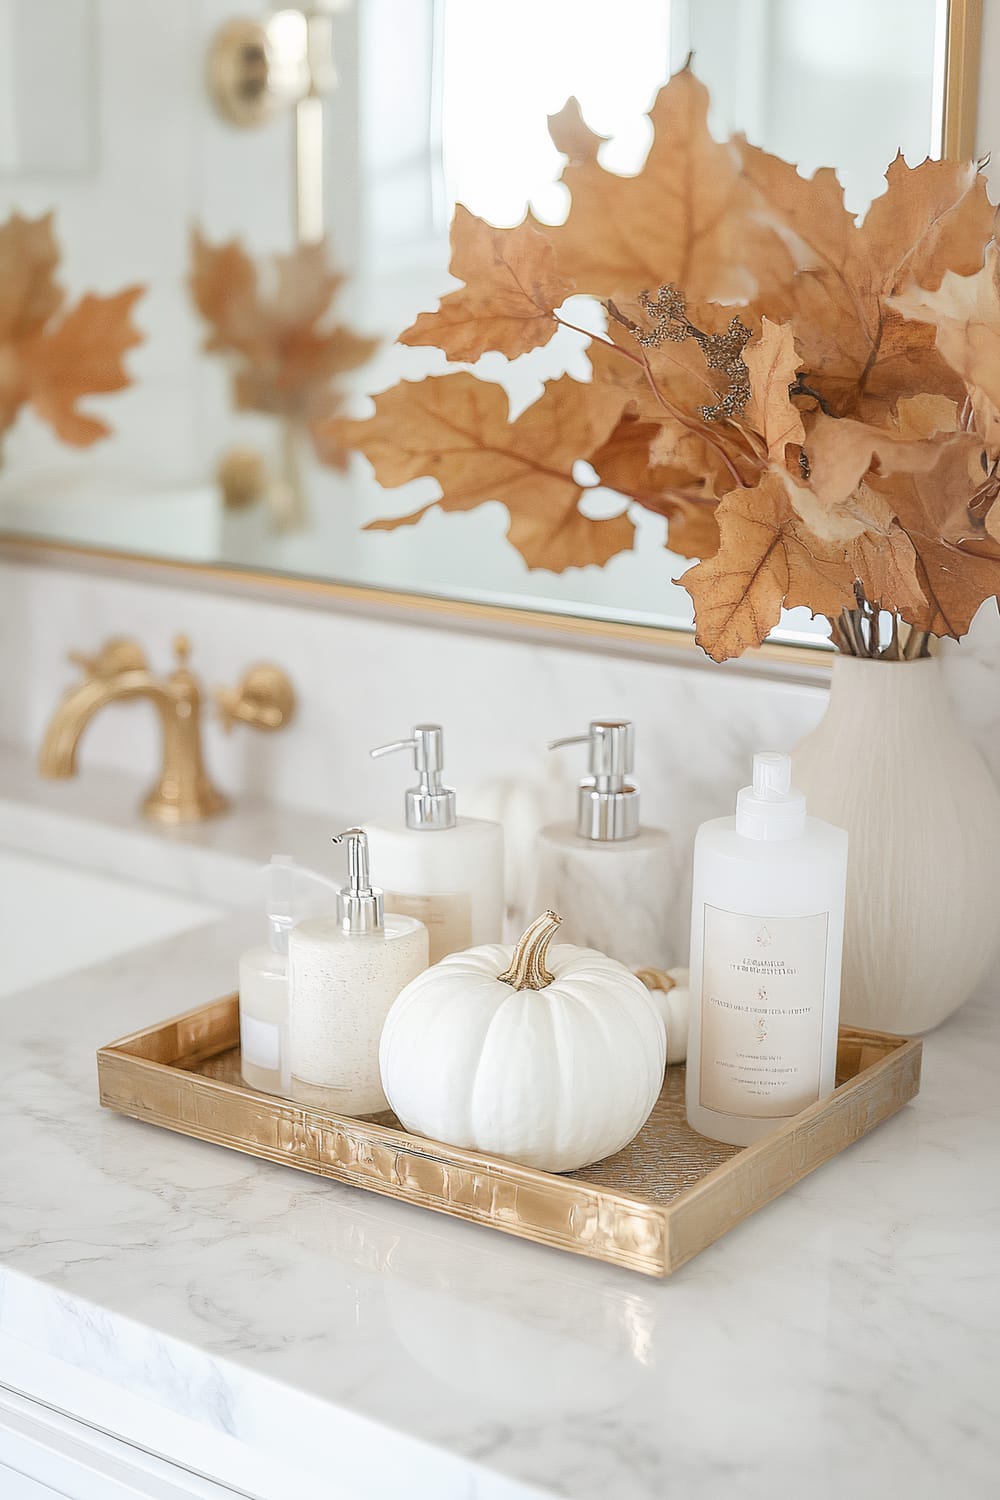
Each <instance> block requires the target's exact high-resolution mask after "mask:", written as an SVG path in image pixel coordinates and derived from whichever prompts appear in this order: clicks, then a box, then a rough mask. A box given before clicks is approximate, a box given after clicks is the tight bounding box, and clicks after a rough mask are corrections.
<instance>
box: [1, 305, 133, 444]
mask: <svg viewBox="0 0 1000 1500" xmlns="http://www.w3.org/2000/svg"><path fill="white" fill-rule="evenodd" d="M142 294H143V288H142V287H129V288H127V289H126V290H125V291H123V292H118V293H117V294H116V295H114V296H112V297H98V296H95V295H94V294H93V293H90V294H88V295H87V296H86V297H83V298H82V299H81V300H80V301H79V302H78V303H77V305H76V306H75V307H74V308H72V309H71V310H70V311H69V312H68V313H67V314H66V316H65V317H64V318H62V319H61V320H60V322H58V323H57V324H55V325H54V326H53V325H48V326H46V327H45V328H43V329H42V330H41V331H40V332H38V333H36V334H35V335H34V336H33V337H32V338H30V339H28V340H26V341H25V343H24V344H23V345H22V359H23V364H24V388H25V393H26V396H27V399H28V400H29V401H30V402H31V404H32V405H33V406H34V408H35V410H36V411H37V412H38V414H39V416H41V417H44V419H45V421H47V422H49V423H50V424H51V426H52V427H53V428H54V429H55V431H56V433H57V434H58V435H59V437H60V438H62V440H63V442H65V443H74V444H76V445H77V446H78V447H86V446H88V445H89V444H90V443H94V442H96V441H97V439H98V438H102V437H106V436H107V435H108V434H109V433H110V431H111V428H110V427H109V426H108V424H107V423H106V422H104V421H102V420H101V419H100V418H99V417H94V416H91V415H89V414H88V413H86V412H81V411H80V410H79V408H78V402H79V401H81V400H82V399H83V397H85V396H90V395H96V394H98V393H104V392H110V391H120V390H122V389H124V387H125V386H127V385H128V384H129V383H130V376H129V375H128V372H127V371H126V369H125V366H124V364H123V356H124V355H125V353H126V351H127V350H129V349H132V348H134V347H135V345H136V344H141V343H142V334H141V333H140V332H139V330H138V329H137V328H136V327H135V325H134V323H133V322H132V318H131V314H132V308H133V307H134V306H135V303H136V302H137V301H138V299H139V298H140V297H141V296H142Z"/></svg>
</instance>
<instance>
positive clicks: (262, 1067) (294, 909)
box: [239, 854, 337, 1096]
mask: <svg viewBox="0 0 1000 1500" xmlns="http://www.w3.org/2000/svg"><path fill="white" fill-rule="evenodd" d="M336 889H337V887H336V885H335V884H334V882H333V881H332V880H327V878H326V877H325V876H323V875H317V874H316V873H315V871H313V870H306V869H303V868H302V867H301V866H299V865H296V863H295V861H294V860H293V859H292V857H291V855H289V854H275V855H273V856H272V858H271V862H270V864H269V865H267V866H266V868H265V870H264V909H265V912H266V915H267V922H268V941H267V943H266V944H265V943H261V944H259V945H258V946H257V947H255V948H248V949H247V950H246V951H245V952H244V953H241V955H240V965H239V982H240V1072H241V1075H242V1078H243V1082H244V1083H246V1084H247V1085H248V1086H249V1087H250V1088H252V1089H260V1091H261V1092H262V1093H265V1094H283V1095H286V1096H287V1094H288V1092H289V1080H290V1074H289V1071H288V941H289V936H290V934H291V931H292V928H293V927H294V925H295V922H296V920H297V918H298V917H300V916H301V915H302V911H303V906H304V904H305V902H306V901H307V900H308V895H309V894H310V893H311V895H312V898H313V907H314V908H315V906H316V904H317V900H316V898H317V896H318V895H319V896H323V897H325V898H326V901H327V903H329V904H330V905H332V903H333V899H334V895H335V893H336Z"/></svg>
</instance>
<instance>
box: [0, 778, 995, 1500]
mask: <svg viewBox="0 0 1000 1500" xmlns="http://www.w3.org/2000/svg"><path fill="white" fill-rule="evenodd" d="M139 785H140V783H138V782H136V784H135V786H134V788H133V787H131V786H129V784H128V782H127V781H125V780H123V778H122V777H120V776H115V777H108V778H104V777H102V776H101V774H100V773H99V772H98V773H93V772H92V773H90V774H89V776H88V778H87V783H86V789H85V793H84V792H83V791H81V784H80V783H79V782H77V783H67V784H65V785H51V784H47V783H42V782H39V781H38V780H37V779H36V778H35V776H34V773H33V770H32V768H31V766H30V763H29V762H28V761H27V758H26V757H24V756H22V755H18V754H16V753H10V754H6V755H5V756H3V757H2V761H0V847H3V849H4V855H3V859H4V861H5V863H4V866H3V868H4V870H5V871H7V872H13V871H14V870H15V868H16V864H17V862H18V861H20V862H21V864H22V868H27V865H28V864H29V863H32V862H36V861H38V860H39V859H42V860H53V859H55V860H56V861H57V865H56V869H55V870H54V872H53V873H54V874H55V875H57V877H58V878H57V880H54V881H53V883H52V887H51V889H52V890H53V892H54V893H57V892H58V893H61V890H62V889H64V890H65V892H66V896H65V899H66V900H67V901H68V902H69V905H70V907H75V908H76V909H78V910H80V911H82V910H83V907H84V905H85V901H84V896H83V891H84V890H85V888H86V887H87V884H88V881H93V880H95V879H96V878H97V877H96V876H95V875H94V874H93V873H92V872H93V870H94V869H95V868H99V869H100V870H101V875H100V880H101V881H104V882H107V888H108V889H111V888H112V887H113V886H114V885H118V886H119V887H120V888H122V889H125V888H126V886H127V888H128V889H129V890H130V891H131V893H132V896H131V899H133V900H135V901H137V902H142V903H144V904H145V906H146V907H147V914H146V917H145V919H144V920H145V921H146V922H147V924H148V923H150V922H154V921H158V922H160V923H161V924H163V925H161V928H160V933H161V934H162V935H160V936H159V937H158V940H157V941H154V942H153V944H152V946H149V945H146V946H140V947H135V946H127V947H124V946H123V944H122V942H121V940H120V938H118V939H115V940H114V942H110V943H108V945H107V946H106V948H105V950H104V953H105V957H104V958H103V961H101V953H100V952H99V951H98V948H92V949H91V950H90V951H88V952H87V953H86V954H84V955H83V958H82V961H83V962H85V963H88V964H90V965H91V966H90V967H87V968H84V969H82V970H80V971H79V972H72V973H62V974H59V975H56V976H54V977H44V970H42V971H40V977H41V978H42V982H41V983H40V984H39V985H36V986H35V987H33V988H29V989H26V990H22V991H19V992H16V993H13V994H9V995H7V996H6V997H5V998H4V999H3V1001H2V1002H0V1031H2V1039H3V1045H2V1048H0V1068H2V1070H3V1087H2V1090H0V1113H2V1116H3V1122H2V1131H3V1140H4V1147H5V1149H4V1152H3V1157H2V1163H0V1254H2V1266H0V1493H2V1494H3V1495H4V1500H50V1497H51V1496H52V1495H53V1494H55V1495H59V1496H68V1497H72V1500H125V1497H126V1496H128V1497H129V1500H132V1497H134V1496H141V1497H143V1500H146V1497H149V1500H154V1497H155V1500H168V1497H169V1500H175V1497H181V1496H193V1497H199V1500H209V1497H213V1500H214V1497H217V1496H223V1495H230V1494H237V1495H250V1496H266V1497H267V1500H396V1497H397V1496H402V1495H412V1496H415V1497H416V1496H421V1497H423V1496H427V1497H430V1496H433V1497H434V1500H471V1497H475V1500H515V1497H516V1500H522V1497H523V1500H529V1497H535V1500H538V1497H540V1496H572V1497H574V1500H605V1497H607V1496H614V1497H615V1500H660V1497H662V1496H664V1495H666V1494H670V1493H674V1492H675V1491H676V1493H678V1494H683V1495H698V1496H699V1497H705V1500H716V1497H718V1500H723V1497H725V1500H732V1497H734V1496H736V1497H740V1500H742V1497H747V1500H756V1497H758V1496H760V1497H763V1496H767V1495H770V1496H773V1495H785V1494H791V1493H796V1492H798V1493H803V1494H808V1495H809V1496H810V1497H815V1500H835V1497H839V1496H842V1495H844V1494H851V1495H854V1496H857V1497H861V1500H869V1497H871V1500H875V1497H881V1496H882V1495H884V1494H886V1493H889V1492H897V1493H906V1494H907V1495H909V1496H912V1497H927V1500H931V1497H932V1496H937V1495H938V1494H939V1493H940V1487H939V1479H940V1476H941V1475H942V1474H947V1475H948V1476H949V1481H948V1482H949V1493H950V1494H952V1495H955V1496H962V1497H977V1500H978V1497H980V1496H982V1497H985V1496H987V1495H989V1494H990V1493H991V1487H992V1484H993V1483H994V1481H995V1475H996V1465H997V1457H998V1453H997V1444H996V1437H995V1433H996V1429H997V1419H998V1417H1000V1397H998V1394H997V1388H996V1381H995V1379H994V1378H993V1371H994V1365H995V1347H996V1342H995V1340H996V1334H997V1326H998V1315H1000V1301H998V1295H997V1291H996V1277H995V1253H996V1252H995V1239H994V1235H993V1230H992V1228H991V1223H992V1220H993V1218H994V1217H995V1215H996V1213H997V1212H998V1211H1000V1196H998V1190H997V1181H996V1172H995V1162H996V1159H997V1153H998V1150H1000V1123H998V1120H997V1117H996V1111H995V1109H994V1108H993V1105H992V1103H991V1097H992V1096H991V1087H990V1080H991V1079H992V1078H993V1077H994V1076H995V1072H996V1069H997V1066H998V1064H1000V1039H998V1037H997V1033H996V1028H995V1025H994V1024H993V1019H994V1015H995V1003H996V997H995V994H990V993H985V994H983V995H981V996H980V997H979V998H978V999H977V1000H976V1001H974V1002H972V1003H971V1004H970V1005H969V1006H968V1007H966V1008H965V1009H964V1010H963V1011H962V1012H961V1013H960V1014H959V1015H958V1016H956V1017H955V1018H954V1019H953V1020H952V1021H951V1022H950V1023H948V1024H947V1025H946V1026H944V1027H943V1028H941V1030H940V1031H938V1032H936V1033H934V1034H933V1035H931V1036H930V1037H928V1038H926V1040H925V1065H924V1084H923V1088H922V1091H921V1094H920V1095H919V1097H918V1099H917V1100H916V1101H915V1102H914V1104H912V1105H910V1106H909V1107H907V1108H906V1109H904V1110H903V1111H902V1112H901V1113H900V1114H899V1115H898V1116H896V1117H895V1118H894V1119H892V1120H890V1121H888V1122H886V1123H885V1124H884V1125H883V1126H881V1127H880V1128H879V1130H878V1131H877V1132H875V1133H874V1134H872V1135H871V1136H869V1137H867V1138H866V1139H865V1140H864V1141H862V1142H860V1143H859V1144H858V1145H857V1146H855V1147H853V1148H851V1149H850V1150H848V1151H847V1152H845V1153H844V1154H843V1155H842V1156H840V1157H839V1158H838V1159H837V1160H835V1161H833V1162H830V1163H829V1164H828V1165H827V1166H826V1167H824V1168H823V1169H822V1171H820V1172H818V1173H816V1174H814V1175H813V1176H812V1177H810V1178H809V1179H807V1180H806V1181H804V1182H802V1183H800V1184H798V1186H797V1187H795V1188H794V1189H793V1190H791V1191H790V1192H789V1193H787V1194H785V1195H784V1196H783V1197H782V1198H781V1199H780V1200H779V1201H777V1202H775V1203H773V1204H772V1205H770V1206H769V1207H768V1208H767V1209H765V1210H763V1211H762V1212H760V1213H759V1214H758V1215H756V1216H755V1217H754V1218H753V1219H752V1220H750V1221H748V1222H747V1223H745V1224H744V1225H742V1226H741V1227H740V1228H739V1229H738V1230H737V1231H735V1232H734V1233H732V1234H730V1235H728V1236H727V1237H726V1238H725V1240H724V1241H722V1242H720V1243H719V1244H717V1245H715V1246H714V1247H712V1248H711V1249H710V1250H708V1251H706V1252H705V1253H704V1254H703V1255H701V1256H699V1257H698V1258H697V1259H696V1260H695V1261H693V1262H692V1263H691V1264H689V1265H688V1266H687V1267H685V1268H684V1269H682V1270H681V1271H680V1272H678V1273H677V1274H676V1275H675V1276H674V1277H673V1278H672V1280H671V1281H669V1282H666V1283H653V1282H647V1281H646V1280H645V1279H640V1278H637V1277H635V1276H633V1275H629V1274H628V1273H625V1272H622V1271H618V1270H615V1269H612V1268H610V1267H607V1266H602V1265H599V1264H592V1263H589V1262H585V1261H580V1260H577V1259H575V1258H572V1257H568V1256H565V1255H561V1254H558V1253H557V1252H554V1251H550V1250H547V1249H545V1248H543V1247H540V1246H535V1245H530V1244H525V1243H522V1242H519V1241H513V1240H511V1241H508V1240H506V1239H505V1238H504V1237H503V1236H500V1235H497V1234H495V1233H490V1232H488V1231H486V1230H483V1229H479V1228H476V1227H474V1226H470V1225H466V1224H461V1223H456V1222H453V1221H451V1220H443V1219H441V1218H438V1217H437V1216H435V1215H430V1214H426V1213H423V1212H421V1211H419V1210H416V1209H413V1208H410V1207H408V1206H406V1205H403V1204H399V1203H395V1202H389V1201H386V1200H383V1199H375V1198H372V1197H371V1196H369V1195H367V1194H362V1193H359V1192H357V1191H354V1190H352V1189H349V1188H343V1187H339V1186H337V1185H335V1184H331V1183H329V1182H325V1181H322V1180H319V1179H315V1178H312V1177H309V1176H306V1175H303V1174H300V1173H297V1172H292V1171H289V1170H287V1169H284V1168H281V1167H278V1166H271V1165H268V1164H265V1163H263V1162H260V1161H256V1160H253V1159H250V1158H248V1157H246V1156H243V1155H240V1154H237V1153H235V1152H229V1151H226V1150H225V1149H223V1148H220V1147H215V1146H209V1145H206V1144H203V1143H201V1142H197V1141H192V1140H188V1139H184V1138H182V1137H178V1136H175V1135H172V1134H168V1133H166V1132H162V1131H158V1130H155V1129H153V1128H152V1127H149V1126H145V1125H141V1124H138V1123H136V1122H134V1121H131V1120H126V1119H122V1118H119V1117H117V1116H114V1115H111V1114H109V1113H108V1112H106V1111H102V1110H101V1109H100V1108H99V1106H98V1101H97V1085H96V1071H95V1062H94V1052H95V1049H96V1048H97V1046H99V1045H100V1044H102V1043H104V1042H106V1041H108V1040H109V1039H111V1038H112V1037H115V1036H119V1035H122V1034H123V1033H125V1032H127V1031H129V1030H132V1029H134V1028H136V1027H138V1026H142V1025H145V1024H149V1023H152V1022H154V1021H157V1020H160V1019H162V1018H163V1017H164V1016H167V1015H169V1014H171V1013H173V1012H175V1011H178V1010H181V1009H184V1008H186V1007H188V1006H191V1005H194V1004H197V1003H199V1002H201V1001H204V1000H208V999H210V998H212V997H213V996H215V995H219V994H222V993H225V992H226V991H228V990H230V989H231V988H232V984H233V972H234V964H235V959H236V955H237V954H238V953H239V952H240V951H241V949H242V948H243V947H245V946H246V945H247V944H248V942H250V941H253V940H254V939H255V937H256V935H257V931H258V926H259V917H258V916H257V913H256V911H255V910H242V911H240V910H229V911H226V910H225V909H224V908H226V907H231V908H232V907H239V906H241V905H242V906H244V907H246V906H249V903H250V902H251V900H252V899H253V894H254V881H255V878H256V876H255V871H256V867H257V864H258V861H259V858H260V856H261V855H262V854H263V852H264V850H265V849H266V848H268V847H269V845H270V843H271V842H272V841H273V840H275V838H276V837H277V835H278V833H279V830H280V832H282V833H283V834H284V839H278V842H286V843H293V842H294V843H295V845H296V847H299V848H302V849H303V851H304V852H305V853H309V854H311V855H312V856H315V857H317V858H318V857H319V856H320V854H321V850H320V849H319V847H318V843H317V842H316V841H317V840H318V839H320V838H321V837H322V835H320V834H317V832H316V822H315V820H313V819H310V818H309V817H308V816H306V815H300V814H295V813H288V814H282V813H279V812H276V811H275V810H274V809H266V808H258V809H254V808H253V807H250V808H245V809H244V811H243V813H242V814H241V816H240V818H239V819H234V820H232V821H228V822H220V823H217V824H215V825H214V826H213V825H208V824H205V825H200V826H199V827H198V828H197V829H196V830H195V831H189V832H185V833H183V834H181V835H179V836H178V835H176V834H174V835H165V834H164V833H163V832H162V831H157V830H154V829H150V828H149V826H148V825H146V826H144V825H143V823H142V822H141V821H140V819H139V817H138V815H137V814H136V813H135V811H134V809H133V807H132V801H133V799H132V798H131V797H130V796H128V795H127V794H128V793H130V792H131V791H133V790H135V791H136V792H137V791H138V790H139ZM123 793H125V794H126V798H125V808H126V810H125V811H123V810H122V797H123ZM282 824H284V826H283V827H282ZM209 830H210V831H209ZM310 839H312V840H313V841H314V842H313V843H312V844H311V845H310V842H309V841H310ZM84 851H86V853H85V854H84ZM84 859H86V863H87V865H88V866H89V869H90V871H91V873H90V874H81V872H80V870H79V869H78V868H77V869H74V868H73V866H74V865H76V866H79V865H80V864H82V863H84ZM140 872H142V876H141V877H140ZM153 875H155V879H156V883H157V885H156V887H155V888H154V887H152V886H151V885H150V884H149V882H150V879H151V877H152V876H153ZM60 882H61V883H62V885H61V886H60V884H59V883H60ZM74 882H82V884H81V885H79V886H77V887H76V889H75V890H74ZM143 884H145V885H146V889H145V890H143V889H141V886H142V885H143ZM223 891H224V892H225V899H224V900H221V899H220V892H223ZM4 899H5V900H6V887H5V896H4ZM60 899H63V897H62V895H61V894H60ZM53 915H54V916H55V917H56V919H57V920H59V914H58V912H54V913H53ZM137 921H138V918H137ZM135 932H136V935H137V936H138V937H139V938H140V940H141V941H145V940H146V939H147V938H148V937H150V936H154V937H156V936H157V933H156V930H155V928H154V929H153V930H152V931H150V930H149V927H148V925H147V927H146V928H145V929H140V928H139V927H138V926H137V927H136V929H135ZM98 947H99V945H98ZM95 960H98V961H97V963H96V966H95V964H94V961H95ZM30 980H31V976H30V974H27V973H25V974H23V975H21V976H19V981H18V982H19V983H20V982H21V981H23V982H24V983H25V984H29V985H30Z"/></svg>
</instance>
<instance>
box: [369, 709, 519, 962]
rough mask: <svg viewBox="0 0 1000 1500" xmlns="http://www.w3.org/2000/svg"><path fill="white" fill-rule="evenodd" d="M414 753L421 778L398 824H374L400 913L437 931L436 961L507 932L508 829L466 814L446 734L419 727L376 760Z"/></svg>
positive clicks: (378, 858)
mask: <svg viewBox="0 0 1000 1500" xmlns="http://www.w3.org/2000/svg"><path fill="white" fill-rule="evenodd" d="M396 750H412V751H413V763H414V765H415V767H416V770H417V774H418V776H419V778H420V779H419V782H418V784H417V786H414V787H410V789H409V790H408V791H407V793H406V800H405V813H404V817H403V818H402V819H400V820H399V821H398V822H396V821H391V822H385V823H381V822H375V823H366V824H365V829H366V831H367V834H368V842H369V844H370V846H371V852H372V862H373V863H374V865H375V867H376V868H377V869H378V871H379V872H380V874H381V876H382V879H383V881H384V882H385V889H386V904H387V905H388V906H390V907H391V908H392V910H393V911H398V912H404V913H406V914H408V915H409V916H412V917H419V918H420V920H421V921H422V922H424V923H425V924H426V926H427V930H428V932H429V934H430V954H431V963H432V964H436V963H437V962H438V961H439V960H440V959H442V958H444V957H445V956H446V955H447V954H449V953H459V952H461V951H462V950H463V949H465V948H473V947H476V946H477V945H478V944H480V943H499V942H500V941H501V939H502V937H503V919H504V884H503V875H504V858H503V828H502V827H501V825H500V824H499V823H492V822H489V821H488V820H487V819H485V818H465V817H459V816H458V812H457V809H456V799H455V792H454V789H453V788H452V787H450V786H445V785H443V783H442V781H441V773H442V771H443V769H444V732H443V730H442V728H441V725H440V724H417V725H416V726H415V728H414V730H413V734H412V735H411V736H410V737H409V738H408V739H405V740H394V741H393V743H392V744H391V745H380V746H379V747H378V749H377V750H373V751H372V752H371V754H372V756H373V757H377V756H381V755H389V754H391V753H392V752H393V751H396Z"/></svg>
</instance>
